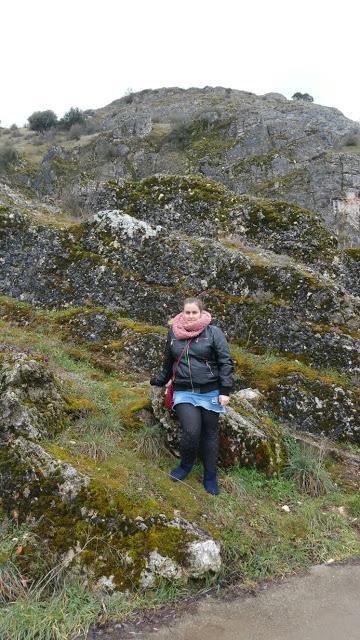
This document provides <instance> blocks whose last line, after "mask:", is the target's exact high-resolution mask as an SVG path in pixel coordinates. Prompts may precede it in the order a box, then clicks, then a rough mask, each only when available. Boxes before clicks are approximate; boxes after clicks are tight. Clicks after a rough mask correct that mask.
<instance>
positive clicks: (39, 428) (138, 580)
mask: <svg viewBox="0 0 360 640" xmlns="http://www.w3.org/2000/svg"><path fill="white" fill-rule="evenodd" d="M42 383H43V384H44V388H43V389H42V388H41V386H42ZM1 385H2V386H1V389H0V391H1V395H0V399H1V406H2V410H3V416H2V417H3V422H2V427H1V441H0V445H1V446H0V479H1V484H0V505H1V509H2V510H3V511H4V512H5V513H6V514H7V515H9V516H12V517H13V518H15V519H16V520H17V521H18V522H24V521H26V520H27V519H29V518H31V519H32V520H34V521H35V522H36V527H35V529H34V531H35V532H36V535H37V536H39V537H40V538H41V540H42V545H43V552H44V553H46V551H48V552H50V553H51V554H52V556H54V555H55V557H57V556H58V557H59V558H61V559H62V562H63V563H65V564H68V565H70V564H77V565H80V566H81V567H82V568H83V570H86V572H87V574H88V577H89V579H90V580H91V581H93V582H94V581H95V582H98V581H101V580H102V579H103V580H104V579H105V580H108V581H110V582H111V583H112V585H113V588H117V589H119V590H125V589H130V588H133V587H134V586H137V585H140V586H143V587H147V586H153V585H154V584H156V581H157V579H158V577H159V576H165V577H166V575H167V574H166V571H168V570H169V566H171V567H172V569H173V574H172V576H171V577H172V578H173V579H178V580H182V581H183V580H187V579H188V578H189V577H199V576H202V575H205V574H207V573H208V572H209V571H210V572H211V571H218V570H219V569H220V565H221V560H220V545H219V544H218V543H217V542H215V541H214V540H212V539H211V538H210V536H209V535H207V534H206V532H204V531H202V530H200V529H199V528H198V527H196V526H193V525H191V524H190V523H188V522H186V521H185V520H182V519H180V518H178V519H172V518H171V517H168V516H166V515H165V514H163V513H159V508H158V505H157V503H156V502H152V503H151V501H148V502H149V504H145V503H144V504H142V505H141V506H139V505H137V504H135V503H132V502H131V500H129V499H128V498H127V497H126V496H125V495H124V491H122V486H121V482H118V483H115V485H116V486H114V483H111V484H110V485H109V486H107V483H106V481H104V480H99V479H94V478H92V477H91V476H90V474H84V473H82V472H80V471H79V470H78V469H76V466H77V463H78V461H77V459H76V457H74V456H69V455H65V452H64V451H63V450H61V449H56V447H54V446H53V445H51V443H50V444H44V443H43V442H41V441H40V442H36V440H37V439H39V438H43V437H44V436H47V437H49V436H50V437H51V436H53V435H54V433H55V432H56V428H57V427H58V426H59V425H57V422H58V421H59V420H58V418H59V415H58V414H59V413H60V410H57V411H56V410H54V407H61V409H62V410H63V411H64V407H66V402H65V400H64V399H62V397H61V394H60V393H59V392H58V391H56V390H55V384H54V381H53V377H52V376H50V375H49V374H48V372H47V371H46V368H45V366H44V364H43V363H40V362H38V361H36V360H34V359H32V358H31V357H28V356H26V354H17V355H15V356H12V357H11V358H10V360H9V361H8V362H6V363H5V364H4V365H3V371H2V375H1ZM45 397H46V398H47V399H48V400H49V399H50V400H51V402H47V403H45V402H44V398H45ZM14 399H15V400H14ZM10 400H14V401H13V402H10ZM29 400H30V401H31V403H32V402H35V405H36V409H33V410H32V411H26V410H25V408H26V406H27V402H28V401H29ZM49 406H50V407H51V408H50V414H49ZM31 408H32V407H31ZM49 420H51V428H50V425H49ZM55 451H57V453H58V456H55V455H54V453H55ZM59 454H60V457H59ZM209 545H210V547H211V554H212V555H211V558H212V559H211V562H209V553H210V551H209V548H208V547H209ZM24 553H25V556H26V558H27V560H28V562H29V563H31V544H29V545H28V547H27V548H26V549H25V552H24ZM159 559H160V560H159Z"/></svg>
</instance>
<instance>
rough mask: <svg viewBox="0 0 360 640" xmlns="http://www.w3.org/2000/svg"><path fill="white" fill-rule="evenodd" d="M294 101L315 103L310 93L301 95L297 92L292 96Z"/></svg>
mask: <svg viewBox="0 0 360 640" xmlns="http://www.w3.org/2000/svg"><path fill="white" fill-rule="evenodd" d="M291 98H292V100H304V101H305V102H314V98H313V97H312V96H311V95H310V94H309V93H300V91H297V92H296V93H294V95H293V96H291Z"/></svg>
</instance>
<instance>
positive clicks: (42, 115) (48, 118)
mask: <svg viewBox="0 0 360 640" xmlns="http://www.w3.org/2000/svg"><path fill="white" fill-rule="evenodd" d="M28 121H29V127H30V129H32V131H40V132H41V133H42V132H43V131H46V130H47V129H51V127H55V125H56V124H57V121H58V119H57V115H56V114H55V113H54V112H53V111H51V110H50V109H49V110H47V111H34V113H32V114H31V116H29V117H28Z"/></svg>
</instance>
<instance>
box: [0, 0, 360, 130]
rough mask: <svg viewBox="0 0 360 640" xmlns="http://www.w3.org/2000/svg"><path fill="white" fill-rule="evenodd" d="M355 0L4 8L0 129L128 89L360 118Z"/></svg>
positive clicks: (13, 2)
mask: <svg viewBox="0 0 360 640" xmlns="http://www.w3.org/2000/svg"><path fill="white" fill-rule="evenodd" d="M359 7H360V3H359V2H357V1H356V0H341V1H340V2H339V0H337V1H336V2H333V1H332V0H299V1H298V2H291V0H247V1H246V0H243V1H241V0H218V1H216V2H215V1H214V0H181V1H180V0H179V1H175V0H129V1H128V2H124V1H121V0H101V1H98V2H96V3H95V2H91V1H88V2H85V1H84V0H71V1H69V0H61V1H59V0H56V1H54V0H53V1H51V0H31V1H28V2H26V0H22V1H20V0H3V2H2V3H1V8H0V19H1V39H0V54H1V58H0V60H1V76H0V77H1V80H0V82H1V85H0V86H1V99H0V120H1V124H2V126H10V125H11V124H12V123H14V122H15V123H16V124H18V125H19V126H22V125H23V124H24V123H25V122H26V120H27V118H28V116H29V115H30V114H31V113H33V111H38V110H44V109H52V110H53V111H55V112H56V113H57V115H58V116H59V117H61V116H62V115H63V114H64V112H65V111H67V110H68V109H69V108H70V107H71V106H74V107H79V108H81V109H89V108H98V107H101V106H104V105H106V104H108V103H109V102H112V101H113V100H116V99H117V98H120V97H121V96H122V95H124V93H125V92H126V91H127V90H129V89H132V90H133V91H140V90H141V89H148V88H151V89H156V88H159V87H165V86H166V87H173V86H178V87H183V88H188V87H204V86H206V85H210V86H224V87H231V88H233V89H241V90H245V91H252V92H254V93H257V94H263V93H267V92H270V91H276V92H279V93H282V94H284V95H285V96H286V97H288V98H290V97H291V96H292V95H293V93H295V91H301V92H308V93H310V94H311V95H312V96H313V97H314V101H315V102H317V103H319V104H323V105H328V106H333V107H337V108H338V109H340V110H341V111H342V112H343V113H344V114H345V115H346V116H348V117H349V118H353V119H355V120H359V119H360V77H359V76H360V74H359V61H360V56H359V24H360V20H359V18H360V8H359Z"/></svg>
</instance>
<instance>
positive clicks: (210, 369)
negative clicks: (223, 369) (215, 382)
mask: <svg viewBox="0 0 360 640" xmlns="http://www.w3.org/2000/svg"><path fill="white" fill-rule="evenodd" d="M205 362H206V365H207V367H209V371H210V373H211V375H212V376H213V375H214V372H213V370H212V368H211V367H210V365H209V363H208V361H207V360H205Z"/></svg>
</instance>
